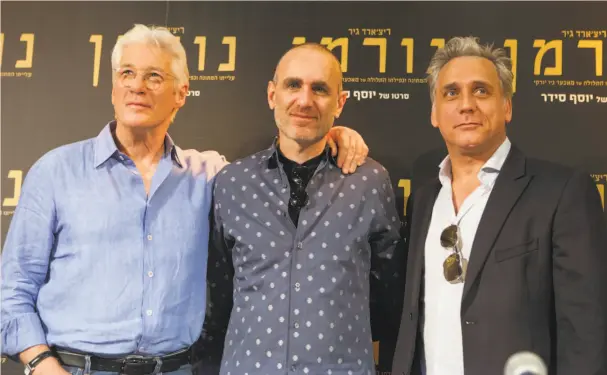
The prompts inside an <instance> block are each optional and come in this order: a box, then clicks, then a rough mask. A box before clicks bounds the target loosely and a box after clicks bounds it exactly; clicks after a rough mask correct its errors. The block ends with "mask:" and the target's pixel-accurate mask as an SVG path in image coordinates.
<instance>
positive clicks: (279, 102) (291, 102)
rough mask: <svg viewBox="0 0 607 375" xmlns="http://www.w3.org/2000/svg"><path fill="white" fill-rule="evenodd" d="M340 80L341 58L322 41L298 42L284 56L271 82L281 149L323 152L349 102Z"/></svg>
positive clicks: (271, 100) (269, 90) (270, 87)
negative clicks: (313, 42) (326, 136)
mask: <svg viewBox="0 0 607 375" xmlns="http://www.w3.org/2000/svg"><path fill="white" fill-rule="evenodd" d="M341 81H342V75H341V69H340V65H339V61H337V59H336V58H335V56H333V54H332V53H331V52H329V51H328V50H327V49H326V48H325V47H323V46H321V45H318V44H305V45H299V46H296V47H293V48H291V49H290V50H289V51H287V52H286V53H285V54H284V55H283V56H282V58H281V59H280V61H279V62H278V65H277V66H276V71H275V73H274V79H273V80H272V81H270V82H268V104H269V106H270V109H272V110H273V111H274V119H275V120H276V126H277V127H278V131H279V139H280V145H281V151H283V152H288V151H289V150H291V151H292V150H293V148H294V149H299V150H300V151H301V150H312V149H314V150H316V149H317V148H318V147H319V148H320V149H318V150H317V151H318V153H320V150H322V148H323V147H324V142H325V141H324V137H325V135H326V134H327V133H328V132H329V130H330V129H331V127H332V126H333V122H334V121H335V119H336V118H337V117H339V115H340V114H341V111H342V109H343V107H344V103H345V102H346V96H347V93H346V92H345V91H343V90H342V85H341ZM283 148H284V149H283ZM298 152H299V151H298ZM301 152H303V151H301ZM305 152H307V151H305ZM318 153H314V152H312V154H314V155H312V156H315V155H318ZM285 155H286V154H285ZM292 160H295V159H292Z"/></svg>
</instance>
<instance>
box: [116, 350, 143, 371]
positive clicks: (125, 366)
mask: <svg viewBox="0 0 607 375" xmlns="http://www.w3.org/2000/svg"><path fill="white" fill-rule="evenodd" d="M145 363H147V361H146V358H145V357H144V356H142V355H137V354H131V355H127V356H126V357H124V360H123V361H122V366H120V374H131V373H130V372H128V371H129V368H130V369H135V368H141V366H142V365H144V364H145Z"/></svg>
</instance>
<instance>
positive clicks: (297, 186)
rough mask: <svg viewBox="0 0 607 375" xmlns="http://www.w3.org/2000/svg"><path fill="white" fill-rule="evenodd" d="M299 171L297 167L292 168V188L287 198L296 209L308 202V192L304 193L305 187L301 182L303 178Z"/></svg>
mask: <svg viewBox="0 0 607 375" xmlns="http://www.w3.org/2000/svg"><path fill="white" fill-rule="evenodd" d="M300 173H301V172H299V171H298V170H297V167H295V168H294V169H293V172H292V177H293V178H292V181H293V183H294V186H293V187H294V189H292V190H291V198H290V199H289V205H291V206H292V207H293V208H295V209H297V210H300V209H301V208H302V207H303V206H305V205H306V204H308V193H306V187H305V186H304V184H303V178H302V177H301V174H300Z"/></svg>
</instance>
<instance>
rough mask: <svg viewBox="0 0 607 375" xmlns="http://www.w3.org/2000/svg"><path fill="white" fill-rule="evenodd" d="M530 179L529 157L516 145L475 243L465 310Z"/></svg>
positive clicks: (463, 297) (497, 183)
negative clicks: (484, 267)
mask: <svg viewBox="0 0 607 375" xmlns="http://www.w3.org/2000/svg"><path fill="white" fill-rule="evenodd" d="M530 180H531V176H528V175H525V157H524V156H523V154H522V153H521V152H520V151H519V150H518V149H517V148H516V147H514V145H513V146H512V148H511V149H510V153H509V155H508V157H507V159H506V161H505V162H504V165H503V167H502V170H501V171H500V173H499V176H498V177H497V180H496V181H495V186H494V187H493V191H492V192H491V195H490V196H489V200H488V201H487V205H486V206H485V210H484V212H483V215H482V217H481V221H480V223H479V226H478V229H477V231H476V236H475V238H474V242H473V243H472V249H471V251H470V260H469V263H468V270H467V272H466V281H465V283H464V291H463V295H462V307H463V306H464V304H463V301H464V300H465V299H466V295H467V294H468V292H469V291H470V288H471V287H472V285H473V284H474V282H475V280H476V278H477V277H478V276H479V274H480V272H481V270H482V268H483V266H484V265H485V262H486V261H487V256H488V255H489V253H490V250H491V248H492V247H493V244H494V243H495V240H496V239H497V235H498V234H499V232H500V231H501V229H502V227H503V225H504V222H505V221H506V218H507V217H508V215H509V214H510V211H511V210H512V207H514V205H515V203H516V201H517V200H518V198H519V197H520V195H521V194H522V192H523V191H524V190H525V188H526V187H527V185H528V184H529V181H530Z"/></svg>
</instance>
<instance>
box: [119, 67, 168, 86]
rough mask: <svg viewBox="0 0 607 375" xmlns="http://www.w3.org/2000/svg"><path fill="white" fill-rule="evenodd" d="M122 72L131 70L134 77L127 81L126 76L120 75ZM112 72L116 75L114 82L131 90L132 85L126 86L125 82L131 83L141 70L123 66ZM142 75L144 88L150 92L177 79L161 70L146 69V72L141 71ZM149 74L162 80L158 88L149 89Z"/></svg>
mask: <svg viewBox="0 0 607 375" xmlns="http://www.w3.org/2000/svg"><path fill="white" fill-rule="evenodd" d="M124 70H131V71H132V72H133V73H134V75H133V76H132V78H130V79H127V77H126V76H123V75H122V73H124ZM113 71H114V73H115V74H116V81H118V82H119V83H120V85H121V86H122V87H126V88H129V89H130V88H132V83H131V84H127V83H126V82H127V81H130V82H132V81H134V80H136V79H137V76H138V75H139V72H140V71H141V70H140V69H135V68H133V67H130V66H123V67H120V68H118V69H113ZM143 73H144V76H143V82H144V86H145V88H147V89H148V90H150V91H156V90H158V89H159V88H160V87H162V85H163V84H164V83H165V82H167V81H169V80H171V79H173V80H175V79H177V77H176V76H175V75H173V74H171V73H169V72H165V71H163V70H158V69H146V70H143ZM151 73H156V74H158V75H159V76H160V78H161V79H162V82H160V83H158V86H156V87H154V88H152V87H150V77H149V75H150V74H151ZM165 76H166V77H165Z"/></svg>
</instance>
